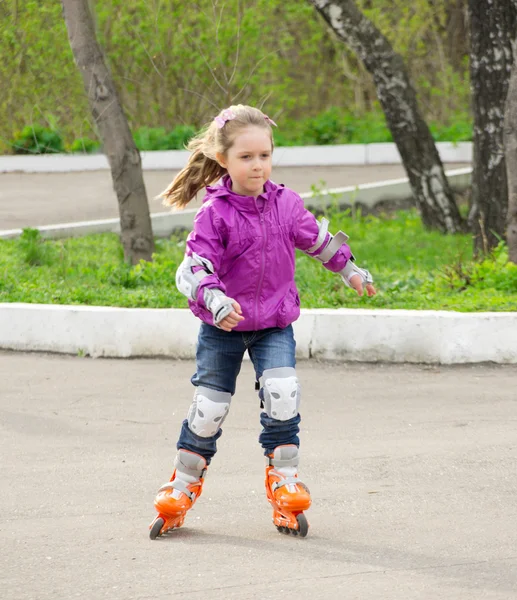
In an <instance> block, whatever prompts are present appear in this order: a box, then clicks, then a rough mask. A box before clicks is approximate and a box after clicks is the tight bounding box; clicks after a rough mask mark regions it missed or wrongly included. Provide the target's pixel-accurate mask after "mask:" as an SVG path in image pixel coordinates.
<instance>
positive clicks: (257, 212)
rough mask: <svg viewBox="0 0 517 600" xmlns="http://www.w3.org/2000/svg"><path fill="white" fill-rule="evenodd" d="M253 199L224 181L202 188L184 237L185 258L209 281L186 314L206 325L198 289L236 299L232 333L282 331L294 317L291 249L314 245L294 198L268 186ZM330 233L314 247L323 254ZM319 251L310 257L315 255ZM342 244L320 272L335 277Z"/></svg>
mask: <svg viewBox="0 0 517 600" xmlns="http://www.w3.org/2000/svg"><path fill="white" fill-rule="evenodd" d="M264 190H265V191H264V193H263V194H261V195H260V196H259V197H258V198H257V199H256V200H255V199H254V198H253V197H252V196H240V195H238V194H235V193H234V192H232V190H231V180H230V177H229V176H228V175H226V176H225V177H223V179H222V180H221V182H219V183H218V184H217V185H215V186H211V187H208V188H207V193H206V196H205V198H204V200H203V206H202V207H201V208H200V209H199V211H198V212H197V214H196V217H195V219H194V229H193V231H192V232H191V233H190V234H189V236H188V238H187V248H186V253H187V254H188V255H189V256H190V255H192V253H193V252H195V253H196V254H198V255H199V256H201V257H204V258H207V259H208V260H210V261H211V263H212V265H213V266H214V274H213V275H209V276H207V277H205V278H203V280H202V282H201V285H200V286H199V290H198V293H197V301H192V300H189V306H190V308H191V310H192V312H193V313H194V314H195V315H196V316H197V317H199V318H200V319H201V320H202V321H204V322H205V323H208V324H209V325H213V324H214V320H213V317H212V314H211V313H210V311H209V310H208V309H207V308H206V306H205V304H204V302H203V289H204V288H205V287H210V288H219V289H220V290H222V291H223V292H224V293H225V294H226V295H227V296H229V297H230V298H233V299H234V300H236V301H237V302H238V303H239V304H240V305H241V308H242V315H243V317H245V319H244V321H241V322H240V323H239V324H238V325H237V327H235V328H234V330H233V331H255V330H258V329H266V328H268V327H281V328H284V327H287V326H288V325H290V324H291V323H292V322H293V321H296V319H297V318H298V317H299V316H300V298H299V296H298V290H297V289H296V284H295V281H294V270H295V248H299V249H300V250H305V251H306V250H308V249H309V248H311V247H313V246H314V245H315V244H316V242H317V239H318V232H319V224H318V222H317V221H316V218H315V217H314V215H313V214H312V213H310V212H309V211H308V210H306V209H305V207H304V205H303V200H302V199H301V198H300V196H299V195H298V194H296V193H295V192H293V191H292V190H290V189H289V188H286V187H284V186H283V185H277V184H275V183H273V182H272V181H267V182H266V184H265V186H264ZM329 237H330V234H328V233H327V236H326V238H325V241H324V242H323V243H322V244H321V246H320V247H325V245H326V244H327V242H328V239H329ZM318 251H319V249H317V250H315V251H314V252H313V254H315V255H316V254H318ZM351 255H352V254H351V252H350V248H349V247H348V245H347V244H343V245H342V246H341V247H340V248H339V250H338V251H337V253H336V254H335V255H334V256H333V258H331V259H330V260H329V261H328V262H326V263H324V265H323V266H324V267H325V268H326V269H328V270H329V271H333V272H338V271H341V269H343V268H344V266H345V265H346V263H347V261H348V260H349V259H350V257H351Z"/></svg>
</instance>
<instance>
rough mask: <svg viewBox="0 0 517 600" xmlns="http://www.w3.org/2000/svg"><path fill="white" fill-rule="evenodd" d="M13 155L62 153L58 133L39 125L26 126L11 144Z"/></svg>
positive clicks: (61, 143) (61, 141) (61, 144)
mask: <svg viewBox="0 0 517 600" xmlns="http://www.w3.org/2000/svg"><path fill="white" fill-rule="evenodd" d="M11 148H12V150H13V152H14V153H15V154H51V153H55V152H63V150H64V147H63V140H62V139H61V136H60V135H59V133H58V132H57V131H56V130H54V129H50V128H48V127H43V126H41V125H27V127H24V128H23V129H22V130H21V132H20V133H18V134H17V135H16V136H15V138H14V140H13V141H12V142H11Z"/></svg>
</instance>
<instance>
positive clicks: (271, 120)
mask: <svg viewBox="0 0 517 600" xmlns="http://www.w3.org/2000/svg"><path fill="white" fill-rule="evenodd" d="M262 114H264V113H262ZM264 119H266V121H267V122H268V123H269V124H270V125H274V126H275V127H278V125H277V124H276V123H275V122H274V121H273V119H270V118H269V117H268V116H267V115H264Z"/></svg>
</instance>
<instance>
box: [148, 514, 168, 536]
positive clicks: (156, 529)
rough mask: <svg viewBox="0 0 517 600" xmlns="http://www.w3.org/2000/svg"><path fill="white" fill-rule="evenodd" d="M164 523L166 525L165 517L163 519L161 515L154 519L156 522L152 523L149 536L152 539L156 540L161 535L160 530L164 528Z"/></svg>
mask: <svg viewBox="0 0 517 600" xmlns="http://www.w3.org/2000/svg"><path fill="white" fill-rule="evenodd" d="M164 525H165V521H164V519H162V518H161V517H157V518H156V519H155V520H154V523H153V524H152V525H151V531H149V537H150V538H151V539H152V540H155V539H156V538H157V537H158V536H159V535H160V531H161V530H162V527H163V526H164Z"/></svg>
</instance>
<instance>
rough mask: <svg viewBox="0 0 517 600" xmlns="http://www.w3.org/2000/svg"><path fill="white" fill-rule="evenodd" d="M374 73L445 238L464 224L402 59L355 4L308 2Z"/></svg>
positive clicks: (428, 222)
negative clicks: (446, 234) (445, 235)
mask: <svg viewBox="0 0 517 600" xmlns="http://www.w3.org/2000/svg"><path fill="white" fill-rule="evenodd" d="M309 2H310V4H312V5H313V6H314V7H315V8H316V10H317V11H318V12H319V14H320V15H321V16H322V17H323V18H324V20H325V21H326V22H327V23H328V25H329V26H330V28H331V29H332V30H333V31H334V32H335V34H336V35H337V36H338V38H339V39H341V40H342V41H343V42H344V43H345V44H346V45H347V46H348V47H349V48H351V49H352V50H353V51H354V52H355V53H356V54H357V56H358V57H359V58H360V60H361V61H362V62H363V64H364V65H365V67H366V69H367V70H368V71H369V72H370V73H371V75H372V77H373V80H374V83H375V87H376V91H377V96H378V98H379V101H380V103H381V105H382V108H383V110H384V114H385V116H386V122H387V124H388V127H389V129H390V131H391V134H392V136H393V140H394V141H395V143H396V145H397V148H398V151H399V153H400V156H401V158H402V162H403V164H404V168H405V170H406V173H407V176H408V179H409V183H410V186H411V190H412V192H413V195H414V198H415V200H416V206H417V208H418V210H419V213H420V215H421V218H422V222H423V223H424V225H425V226H426V227H428V228H430V229H437V230H439V231H441V232H444V233H456V232H459V231H462V230H464V223H463V220H462V218H461V215H460V213H459V210H458V207H457V205H456V202H455V200H454V196H453V193H452V190H451V188H450V186H449V183H448V181H447V178H446V176H445V173H444V170H443V164H442V162H441V159H440V156H439V154H438V150H437V149H436V145H435V143H434V140H433V137H432V135H431V132H430V131H429V127H428V126H427V123H426V122H425V120H424V119H423V117H422V115H421V113H420V110H419V108H418V104H417V99H416V93H415V90H414V88H413V86H412V84H411V81H410V79H409V75H408V73H407V70H406V68H405V65H404V61H403V60H402V57H401V56H400V55H398V54H397V53H396V52H395V51H394V50H393V48H392V46H391V44H390V43H389V41H388V40H387V39H386V37H385V36H384V35H383V34H382V33H381V32H380V31H379V30H378V29H377V28H376V27H375V26H374V25H373V23H372V22H371V21H370V20H369V19H367V18H366V17H365V16H364V15H363V13H362V12H361V11H360V10H359V9H358V8H357V6H356V5H355V3H354V2H353V1H352V0H309Z"/></svg>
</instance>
